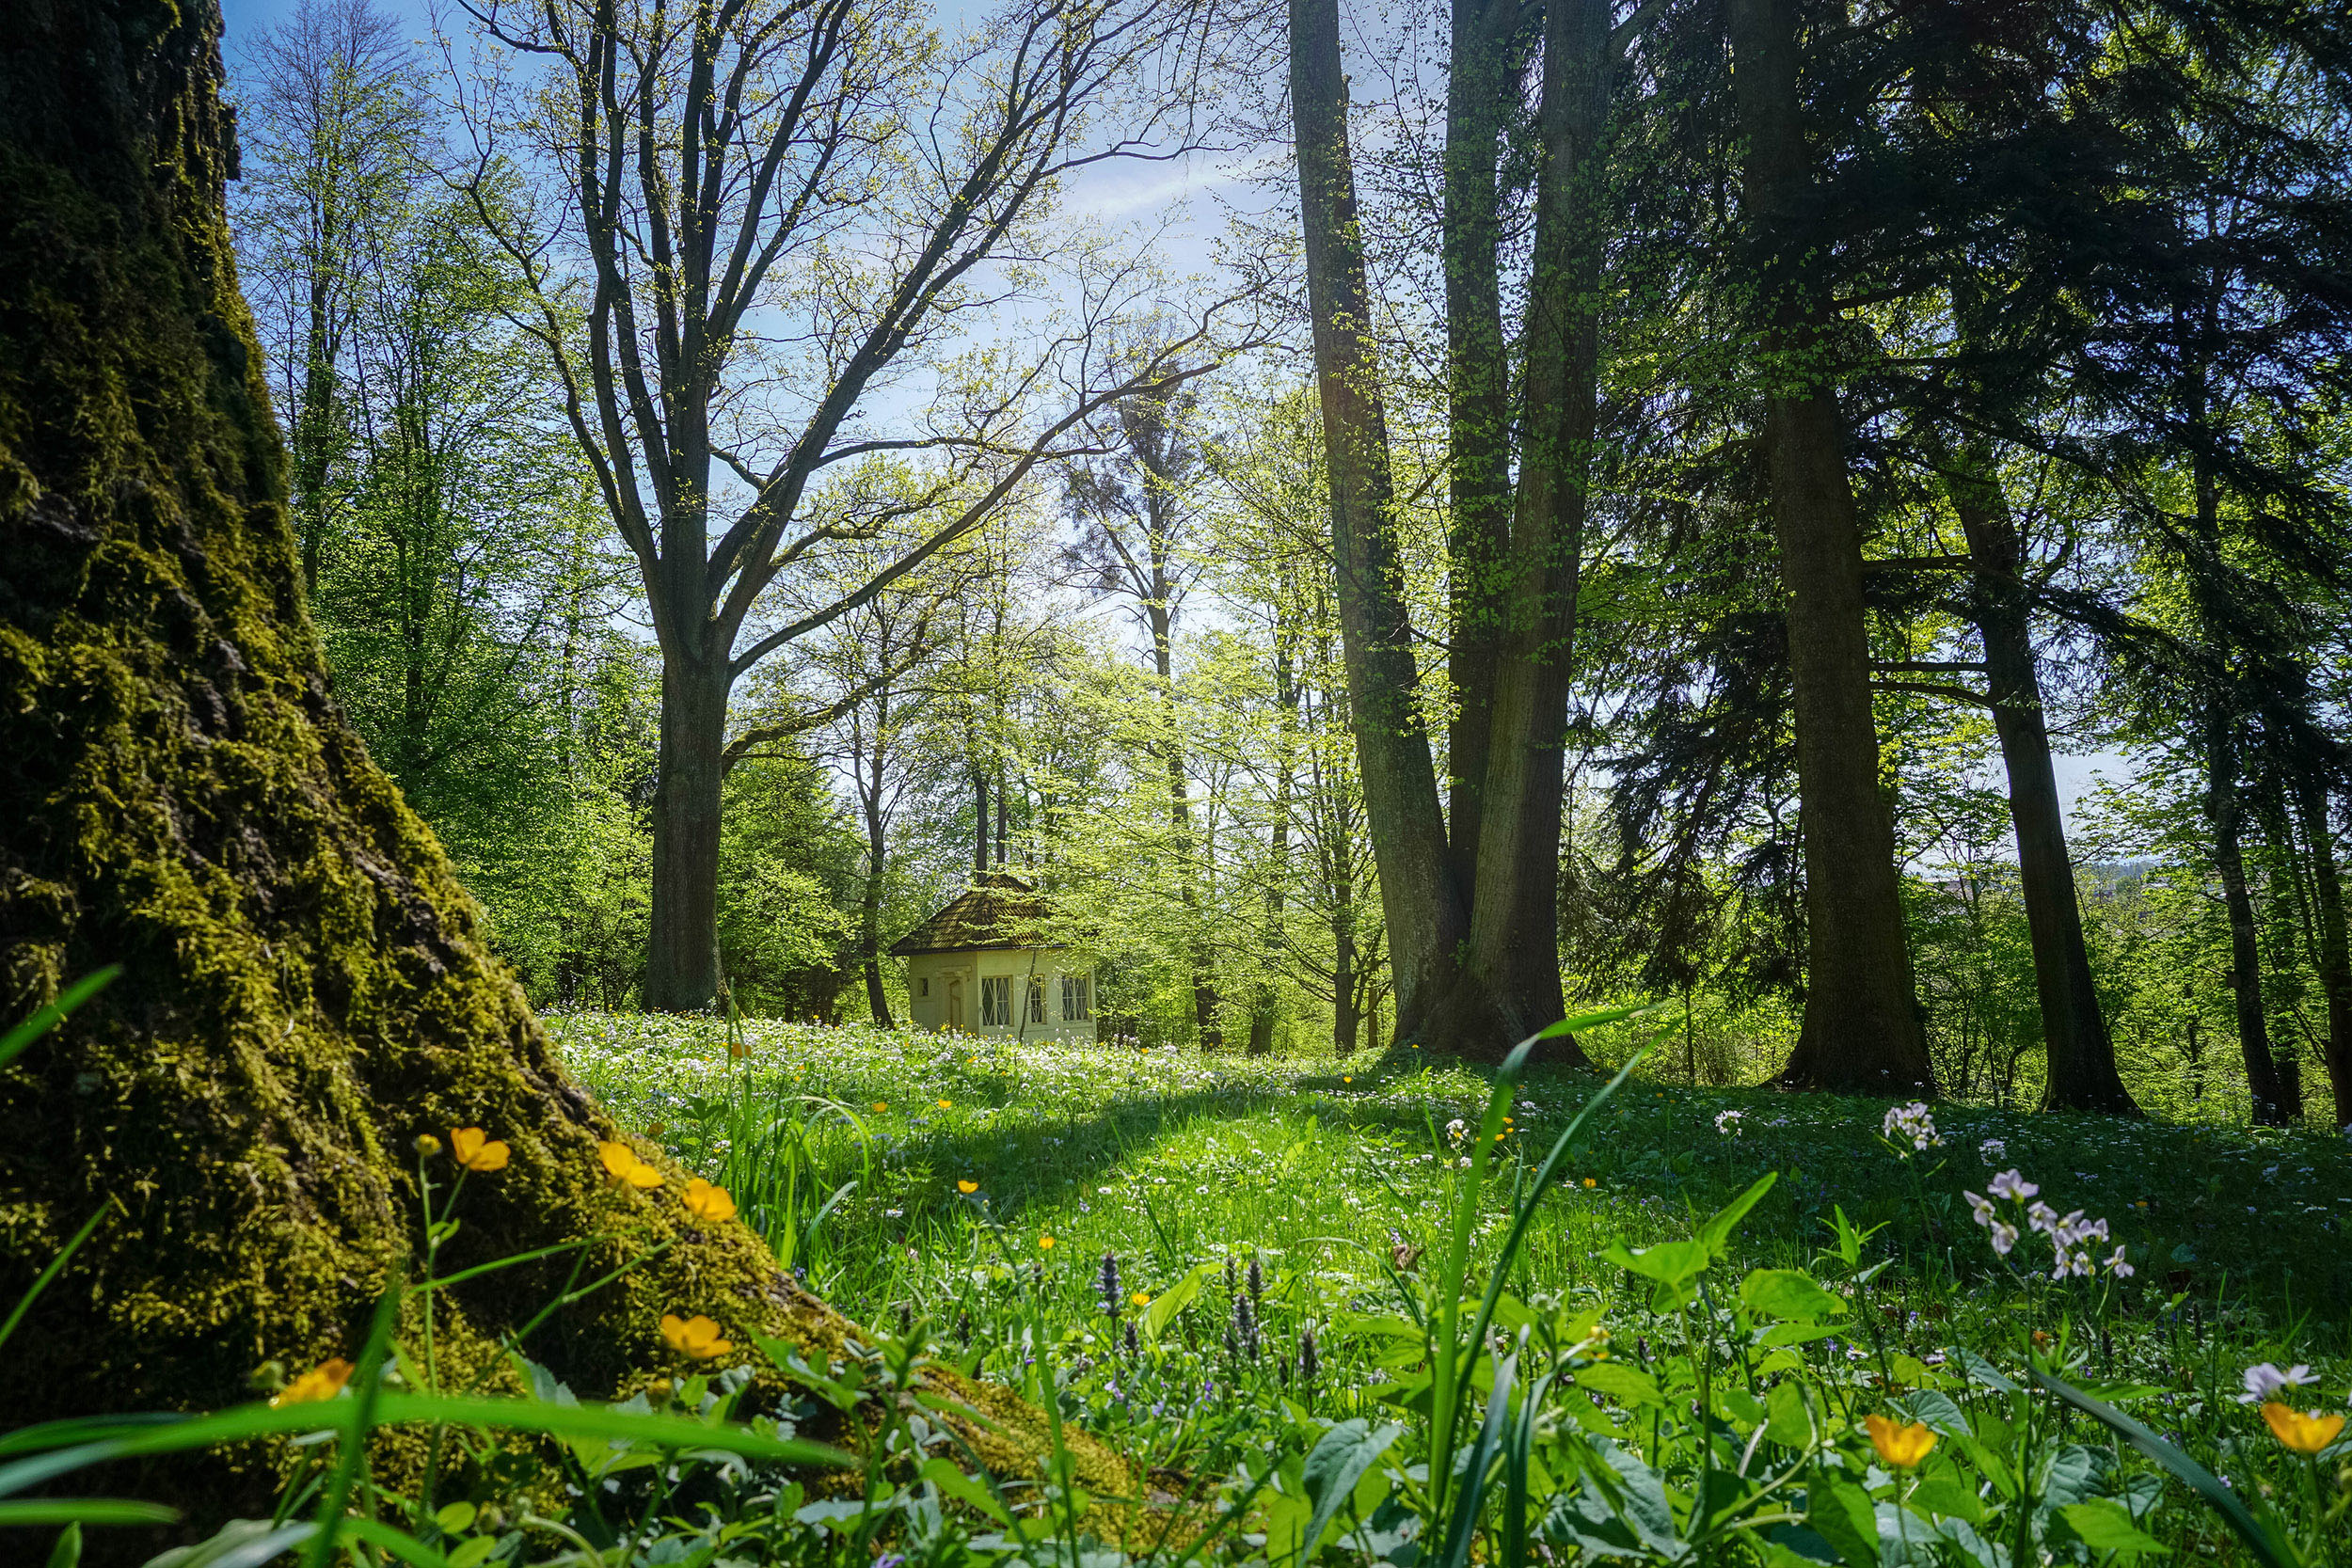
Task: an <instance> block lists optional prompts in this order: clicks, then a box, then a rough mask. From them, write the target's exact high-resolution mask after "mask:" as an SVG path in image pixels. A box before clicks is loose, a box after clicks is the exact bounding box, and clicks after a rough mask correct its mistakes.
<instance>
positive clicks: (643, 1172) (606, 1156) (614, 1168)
mask: <svg viewBox="0 0 2352 1568" xmlns="http://www.w3.org/2000/svg"><path fill="white" fill-rule="evenodd" d="M596 1158H597V1159H598V1160H599V1161H601V1162H602V1163H603V1165H604V1168H605V1170H606V1172H607V1173H608V1174H609V1175H610V1176H611V1177H612V1185H614V1186H616V1187H618V1186H620V1185H622V1184H624V1183H627V1184H628V1185H629V1186H631V1187H659V1186H660V1185H661V1173H660V1171H659V1170H657V1169H655V1168H654V1167H653V1166H651V1165H649V1164H645V1162H644V1161H643V1160H640V1159H639V1158H638V1157H637V1151H636V1150H635V1149H633V1148H629V1147H628V1145H627V1144H625V1143H620V1142H617V1141H615V1140H613V1139H611V1138H607V1139H606V1140H604V1141H603V1142H602V1143H599V1144H598V1145H596Z"/></svg>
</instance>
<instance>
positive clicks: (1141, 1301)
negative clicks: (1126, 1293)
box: [1129, 1291, 1152, 1307]
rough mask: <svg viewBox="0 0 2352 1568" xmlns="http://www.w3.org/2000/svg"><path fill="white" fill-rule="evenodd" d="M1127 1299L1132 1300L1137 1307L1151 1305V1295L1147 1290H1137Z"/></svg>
mask: <svg viewBox="0 0 2352 1568" xmlns="http://www.w3.org/2000/svg"><path fill="white" fill-rule="evenodd" d="M1129 1299H1130V1300H1132V1301H1133V1302H1134V1303H1135V1305H1136V1306H1137V1307H1149V1306H1151V1305H1152V1295H1151V1292H1150V1291H1136V1293H1135V1294H1134V1295H1133V1296H1132V1297H1130V1298H1129Z"/></svg>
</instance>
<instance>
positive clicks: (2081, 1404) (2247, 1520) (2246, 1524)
mask: <svg viewBox="0 0 2352 1568" xmlns="http://www.w3.org/2000/svg"><path fill="white" fill-rule="evenodd" d="M2026 1376H2027V1377H2030V1378H2032V1379H2033V1380H2034V1382H2036V1383H2038V1384H2040V1385H2041V1386H2042V1387H2044V1388H2046V1389H2048V1390H2049V1391H2050V1392H2051V1393H2053V1394H2056V1395H2057V1396H2058V1398H2059V1399H2062V1400H2064V1401H2065V1402H2067V1403H2068V1404H2071V1405H2073V1406H2074V1408H2075V1409H2077V1410H2079V1411H2081V1412H2082V1413H2083V1414H2084V1415H2086V1416H2088V1417H2090V1418H2091V1419H2092V1420H2094V1421H2098V1422H2100V1423H2101V1424H2103V1425H2104V1426H2106V1428H2107V1429H2108V1430H2109V1431H2111V1432H2115V1433H2121V1434H2122V1437H2123V1438H2124V1440H2125V1441H2126V1442H2128V1443H2130V1444H2131V1445H2132V1447H2134V1448H2136V1449H2138V1450H2139V1451H2140V1452H2141V1453H2144V1454H2146V1455H2147V1456H2148V1457H2149V1458H2151V1459H2153V1460H2154V1461H2155V1462H2156V1463H2157V1464H2159V1465H2163V1466H2164V1467H2165V1468H2166V1469H2168V1470H2169V1471H2171V1472H2172V1474H2173V1476H2174V1478H2175V1479H2177V1480H2179V1481H2181V1482H2183V1483H2184V1484H2185V1485H2186V1486H2187V1487H2188V1488H2189V1489H2190V1490H2191V1491H2193V1492H2195V1493H2196V1494H2197V1495H2198V1496H2199V1497H2202V1498H2204V1499H2205V1504H2206V1506H2207V1507H2209V1508H2211V1509H2212V1510H2213V1511H2214V1512H2215V1513H2218V1514H2220V1515H2221V1517H2222V1518H2223V1519H2225V1520H2227V1521H2228V1522H2229V1525H2230V1528H2232V1529H2233V1530H2235V1531H2237V1533H2238V1538H2239V1539H2240V1540H2242V1541H2244V1542H2245V1543H2246V1544H2248V1545H2249V1546H2250V1547H2252V1548H2253V1549H2254V1555H2255V1556H2256V1557H2258V1558H2260V1559H2261V1560H2263V1561H2264V1562H2265V1563H2267V1564H2269V1565H2270V1568H2297V1564H2296V1554H2295V1550H2294V1548H2293V1547H2292V1546H2288V1545H2286V1544H2283V1543H2281V1542H2276V1541H2273V1540H2272V1539H2271V1538H2270V1534H2269V1532H2268V1531H2267V1530H2265V1529H2264V1528H2263V1527H2262V1526H2260V1525H2258V1524H2256V1523H2255V1522H2254V1516H2253V1515H2252V1514H2250V1513H2247V1512H2246V1505H2245V1504H2244V1503H2242V1502H2240V1501H2238V1499H2237V1497H2236V1496H2235V1495H2234V1494H2233V1493H2232V1492H2231V1490H2230V1489H2229V1488H2228V1487H2226V1486H2224V1485H2222V1484H2221V1482H2220V1481H2217V1480H2216V1479H2215V1477H2214V1474H2213V1472H2212V1471H2210V1470H2208V1469H2206V1468H2205V1467H2204V1466H2203V1465H2200V1464H2198V1463H2197V1461H2195V1460H2193V1459H2191V1458H2189V1456H2188V1455H2186V1454H2185V1453H2183V1452H2182V1451H2181V1450H2180V1449H2176V1448H2174V1447H2173V1446H2172V1445H2171V1444H2169V1443H2168V1442H2166V1441H2165V1440H2164V1439H2163V1438H2161V1437H2159V1436H2157V1435H2156V1434H2155V1433H2153V1432H2150V1431H2149V1430H2148V1429H2147V1428H2146V1427H2144V1426H2141V1425H2140V1424H2139V1423H2138V1422H2137V1421H2135V1420H2133V1419H2132V1418H2130V1417H2129V1416H2126V1415H2124V1414H2123V1413H2122V1411H2120V1410H2117V1409H2115V1408H2114V1407H2113V1406H2112V1405H2108V1404H2105V1403H2102V1402H2099V1401H2098V1400H2094V1399H2092V1398H2091V1397H2090V1395H2088V1394H2086V1393H2084V1392H2083V1391H2082V1390H2081V1389H2079V1388H2076V1387H2074V1386H2072V1385H2070V1384H2068V1383H2065V1382H2062V1381H2061V1380H2059V1379H2058V1378H2055V1377H2052V1376H2050V1375H2049V1374H2048V1373H2046V1372H2043V1371H2042V1370H2040V1369H2038V1368H2033V1367H2028V1368H2027V1369H2026Z"/></svg>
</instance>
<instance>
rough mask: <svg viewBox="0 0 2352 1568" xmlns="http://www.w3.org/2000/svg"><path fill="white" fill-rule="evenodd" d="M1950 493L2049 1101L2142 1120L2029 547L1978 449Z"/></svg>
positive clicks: (1961, 461)
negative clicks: (2086, 906)
mask: <svg viewBox="0 0 2352 1568" xmlns="http://www.w3.org/2000/svg"><path fill="white" fill-rule="evenodd" d="M1945 493H1946V494H1947V495H1948V496H1949V497H1950V498H1951V501H1952V509H1953V510H1954V511H1955V512H1957V513H1958V514H1959V515H1960V527H1961V531H1962V532H1963V534H1964V535H1965V536H1966V537H1967V541H1968V556H1969V560H1970V561H1971V562H1972V563H1973V564H1974V565H1975V567H1976V570H1977V595H1978V602H1979V606H1980V607H1981V608H1980V610H1979V613H1978V616H1977V630H1978V633H1979V636H1980V637H1981V638H1982V639H1983V641H1984V662H1985V673H1986V676H1987V680H1988V683H1989V687H1990V695H1991V697H1992V700H1993V727H1994V732H1995V733H1996V734H1997V735H1998V736H1999V737H2000V742H2001V762H2002V764H2003V766H2004V767H2005V768H2007V770H2008V773H2009V811H2010V823H2011V825H2012V826H2013V827H2015V829H2016V831H2017V877H2018V882H2019V885H2020V887H2021V888H2022V890H2023V892H2024V895H2025V900H2026V935H2027V939H2028V940H2029V942H2031V944H2032V947H2033V973H2034V990H2035V992H2036V994H2037V996H2038V997H2039V998H2040V1001H2041V1004H2042V1041H2043V1045H2044V1048H2045V1050H2046V1051H2047V1053H2048V1059H2049V1091H2048V1103H2049V1105H2050V1106H2051V1108H2053V1109H2056V1110H2065V1111H2108V1112H2113V1113H2115V1114H2117V1115H2121V1116H2137V1115H2139V1107H2138V1105H2137V1104H2136V1103H2134V1102H2133V1100H2132V1097H2131V1093H2130V1091H2128V1090H2127V1089H2125V1088H2124V1087H2123V1079H2122V1075H2121V1074H2120V1073H2118V1072H2117V1071H2116V1068H2115V1043H2114V1041H2112V1040H2111V1039H2109V1038H2108V1037H2107V1026H2106V1020H2105V1019H2104V1018H2103V1017H2102V1016H2101V1015H2100V1011H2099V993H2098V990H2097V988H2096V987H2095V986H2093V984H2092V983H2091V978H2090V950H2089V949H2088V948H2087V947H2085V946H2084V944H2083V919H2082V906H2081V904H2080V903H2079V902H2078V901H2077V898H2076V895H2075V891H2074V862H2073V861H2072V860H2071V859H2070V858H2069V857H2068V855H2067V853H2066V816H2065V812H2064V809H2063V807H2062V806H2061V805H2060V803H2059V800H2058V771H2057V769H2056V768H2054V767H2053V766H2052V764H2051V761H2050V731H2049V726H2048V724H2047V723H2046V722H2045V721H2044V720H2043V718H2042V678H2041V674H2040V672H2039V671H2038V670H2037V669H2036V668H2035V662H2034V652H2033V619H2032V611H2031V607H2030V605H2029V604H2028V602H2027V599H2026V585H2025V582H2024V580H2023V578H2022V576H2021V574H2022V573H2023V571H2024V568H2025V549H2024V546H2023V544H2022V542H2021V541H2020V540H2019V538H2018V534H2017V525H2016V521H2015V519H2014V518H2012V517H2011V516H2010V510H2009V498H2008V497H2007V496H2006V495H2004V494H2003V493H2002V489H2001V482H2000V477H1999V475H1998V473H1997V472H1996V471H1995V469H1994V464H1993V459H1992V455H1991V453H1989V452H1986V451H1980V450H1973V449H1972V450H1969V451H1963V452H1962V453H1960V454H1958V461H1957V463H1956V464H1954V465H1951V466H1950V471H1949V473H1948V474H1947V479H1946V482H1945Z"/></svg>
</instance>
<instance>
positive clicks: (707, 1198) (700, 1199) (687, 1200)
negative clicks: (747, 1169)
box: [679, 1176, 735, 1225]
mask: <svg viewBox="0 0 2352 1568" xmlns="http://www.w3.org/2000/svg"><path fill="white" fill-rule="evenodd" d="M679 1201H681V1202H683V1203H684V1204H685V1205H686V1212H688V1213H690V1214H692V1215H693V1216H695V1217H696V1218H697V1219H706V1220H708V1221H710V1222H711V1223H712V1224H713V1225H716V1224H718V1223H719V1222H720V1221H721V1220H731V1219H733V1218H735V1199H734V1197H733V1196H730V1195H729V1194H728V1192H727V1190H726V1189H725V1188H724V1187H714V1186H712V1185H711V1184H710V1183H709V1182H707V1181H706V1180H703V1179H702V1178H701V1177H699V1176H697V1177H696V1178H694V1180H691V1181H689V1182H688V1183H687V1184H686V1196H684V1197H683V1198H682V1199H680V1200H679Z"/></svg>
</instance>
